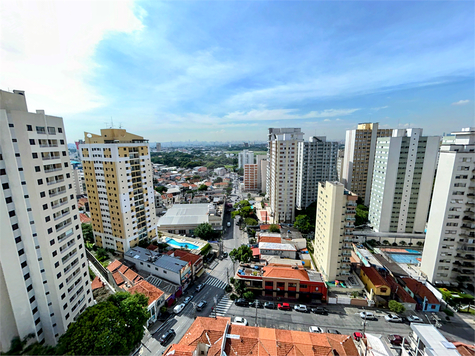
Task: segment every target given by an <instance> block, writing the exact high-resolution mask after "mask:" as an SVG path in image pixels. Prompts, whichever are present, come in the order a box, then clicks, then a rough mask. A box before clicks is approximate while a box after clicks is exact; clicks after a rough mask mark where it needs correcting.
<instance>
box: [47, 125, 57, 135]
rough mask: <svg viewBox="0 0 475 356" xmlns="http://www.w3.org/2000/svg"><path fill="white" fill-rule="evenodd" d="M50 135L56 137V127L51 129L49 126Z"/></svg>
mask: <svg viewBox="0 0 475 356" xmlns="http://www.w3.org/2000/svg"><path fill="white" fill-rule="evenodd" d="M48 134H50V135H56V129H55V128H54V127H49V126H48Z"/></svg>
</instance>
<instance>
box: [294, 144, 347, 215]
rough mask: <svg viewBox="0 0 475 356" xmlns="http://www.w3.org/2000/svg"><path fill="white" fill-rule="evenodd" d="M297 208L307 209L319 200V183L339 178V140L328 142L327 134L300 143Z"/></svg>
mask: <svg viewBox="0 0 475 356" xmlns="http://www.w3.org/2000/svg"><path fill="white" fill-rule="evenodd" d="M297 156H298V158H297V199H296V206H297V209H305V208H307V207H308V206H309V205H310V204H312V203H313V202H315V201H317V196H318V183H319V182H326V181H336V180H338V173H337V160H338V142H327V140H326V137H325V136H318V137H317V136H312V137H310V138H309V140H308V141H307V142H299V143H298V153H297Z"/></svg>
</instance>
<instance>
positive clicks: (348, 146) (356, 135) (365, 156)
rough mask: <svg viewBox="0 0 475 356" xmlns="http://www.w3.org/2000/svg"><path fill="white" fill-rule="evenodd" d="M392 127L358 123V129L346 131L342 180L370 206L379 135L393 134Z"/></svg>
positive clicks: (346, 186)
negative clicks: (385, 127)
mask: <svg viewBox="0 0 475 356" xmlns="http://www.w3.org/2000/svg"><path fill="white" fill-rule="evenodd" d="M391 134H392V130H391V129H380V128H379V123H377V122H375V123H362V124H358V127H357V128H356V130H347V131H346V140H345V156H344V159H343V167H342V171H341V178H340V181H341V182H342V183H343V184H344V185H345V188H346V189H348V190H351V191H352V192H353V193H355V194H356V195H358V197H360V198H361V199H363V201H364V204H365V205H366V206H369V202H370V198H371V182H372V179H373V176H372V175H373V162H374V153H375V150H376V140H377V138H378V137H386V136H391Z"/></svg>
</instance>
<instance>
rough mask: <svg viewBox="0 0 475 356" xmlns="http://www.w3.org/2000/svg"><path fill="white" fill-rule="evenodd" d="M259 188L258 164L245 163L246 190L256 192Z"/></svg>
mask: <svg viewBox="0 0 475 356" xmlns="http://www.w3.org/2000/svg"><path fill="white" fill-rule="evenodd" d="M258 190H259V174H258V165H257V164H245V165H244V191H246V192H250V191H252V192H255V191H258Z"/></svg>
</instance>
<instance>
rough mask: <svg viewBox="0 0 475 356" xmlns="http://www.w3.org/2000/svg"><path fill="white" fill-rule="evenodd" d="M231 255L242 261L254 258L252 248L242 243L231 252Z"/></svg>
mask: <svg viewBox="0 0 475 356" xmlns="http://www.w3.org/2000/svg"><path fill="white" fill-rule="evenodd" d="M229 256H231V258H232V259H233V260H234V261H239V262H241V263H248V262H249V261H250V260H251V258H252V250H251V248H250V247H249V246H247V245H241V246H239V247H238V248H235V249H234V250H232V251H231V252H230V253H229Z"/></svg>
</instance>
